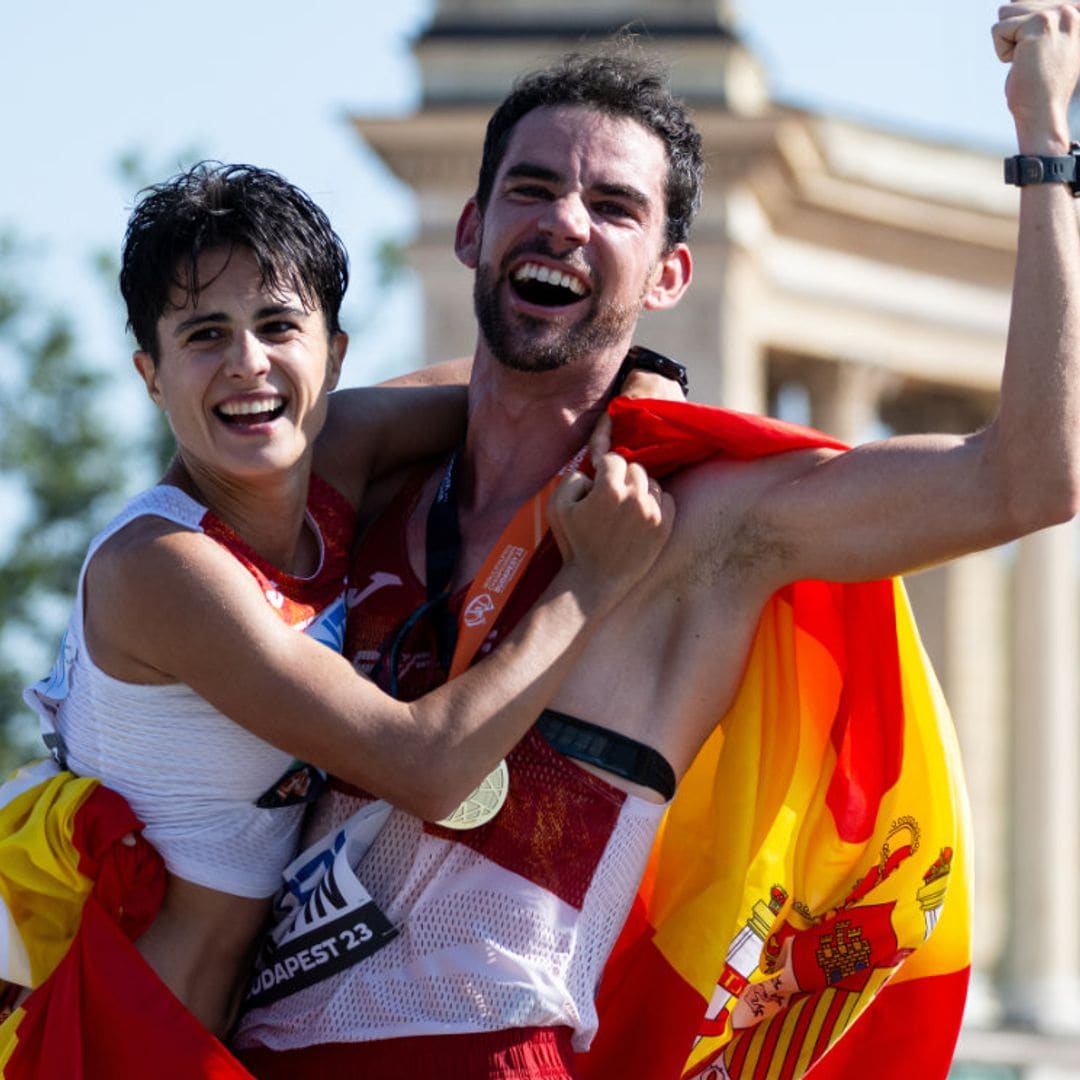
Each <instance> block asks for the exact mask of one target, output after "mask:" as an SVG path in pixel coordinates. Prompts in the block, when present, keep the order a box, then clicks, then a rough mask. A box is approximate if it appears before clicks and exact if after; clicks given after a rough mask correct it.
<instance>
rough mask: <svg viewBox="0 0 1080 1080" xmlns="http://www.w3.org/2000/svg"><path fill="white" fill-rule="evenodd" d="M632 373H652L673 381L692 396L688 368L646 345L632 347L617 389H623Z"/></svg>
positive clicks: (620, 370)
mask: <svg viewBox="0 0 1080 1080" xmlns="http://www.w3.org/2000/svg"><path fill="white" fill-rule="evenodd" d="M631 371H651V372H653V373H654V374H656V375H660V376H662V377H663V378H665V379H671V380H672V382H677V383H678V384H679V386H681V387H682V392H683V393H684V394H685V395H686V396H687V397H689V396H690V379H689V376H688V375H687V374H686V368H685V367H684V366H683V365H682V364H680V363H679V361H678V360H672V359H671V357H670V356H664V355H663V354H662V353H658V352H654V351H653V350H652V349H647V348H645V346H644V345H631V346H630V348H629V349H628V350H627V352H626V359H625V360H624V361H623V363H622V367H621V368H619V374H618V376H616V379H615V386H616V387H617V388H619V389H621V388H622V384H623V383H624V382H626V377H627V375H629V374H630V372H631ZM616 392H618V390H616Z"/></svg>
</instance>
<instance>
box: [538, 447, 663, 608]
mask: <svg viewBox="0 0 1080 1080" xmlns="http://www.w3.org/2000/svg"><path fill="white" fill-rule="evenodd" d="M548 519H549V522H550V524H551V531H552V534H553V535H554V537H555V539H556V541H557V542H558V545H559V549H560V551H561V552H562V556H563V565H564V568H567V569H570V568H573V569H574V570H575V571H576V573H575V585H574V591H575V592H576V593H577V594H578V596H579V599H580V602H581V603H582V606H583V607H585V608H586V609H588V610H589V611H590V613H596V614H600V613H602V612H604V611H607V610H609V609H610V608H612V607H614V605H615V604H616V603H617V602H618V601H619V600H621V599H622V597H623V596H624V595H625V594H626V593H627V592H628V591H629V590H630V589H631V588H632V587H633V586H634V585H636V584H637V583H638V582H639V581H640V580H641V579H642V578H643V577H644V576H645V575H646V573H648V571H649V569H650V568H651V567H652V565H653V563H654V562H655V560H656V557H657V555H659V554H660V551H661V549H662V548H663V546H664V544H665V543H666V542H667V539H668V537H669V536H670V535H671V528H672V525H673V524H674V521H675V501H674V499H672V497H671V496H670V495H669V494H667V493H666V492H665V491H663V490H662V489H661V487H660V485H659V484H658V483H657V482H656V481H655V480H651V479H650V478H649V476H648V474H647V473H646V472H645V470H644V469H643V468H642V467H641V466H640V465H628V464H627V462H626V460H625V459H624V458H622V457H620V456H619V455H618V454H605V455H604V456H603V457H601V458H600V459H599V461H598V462H597V463H596V476H595V478H594V479H593V480H589V479H588V477H586V476H585V475H584V474H583V473H580V472H575V473H571V474H570V475H569V476H567V477H566V479H565V480H563V482H562V483H561V484H560V485H559V486H558V488H556V490H555V493H554V494H553V495H552V497H551V501H550V502H549V504H548Z"/></svg>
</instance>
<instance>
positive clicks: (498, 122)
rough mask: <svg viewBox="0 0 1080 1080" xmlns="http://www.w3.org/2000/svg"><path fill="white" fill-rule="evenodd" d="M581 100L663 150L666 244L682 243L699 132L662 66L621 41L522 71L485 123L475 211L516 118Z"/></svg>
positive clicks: (697, 180)
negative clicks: (639, 130)
mask: <svg viewBox="0 0 1080 1080" xmlns="http://www.w3.org/2000/svg"><path fill="white" fill-rule="evenodd" d="M559 105H582V106H584V107H586V108H589V109H595V110H596V111H597V112H601V113H606V114H607V115H609V116H618V117H627V118H629V119H631V120H636V121H637V122H638V123H639V124H641V126H642V127H644V128H645V129H646V130H647V131H651V132H653V133H654V134H655V135H657V136H658V137H659V138H660V140H661V141H662V142H663V144H664V148H665V150H666V151H667V159H668V175H667V183H666V185H665V194H666V197H667V229H666V237H665V239H666V243H667V249H668V250H671V248H673V247H674V246H675V245H676V244H680V243H682V242H684V241H685V240H686V238H687V236H688V235H689V232H690V223H691V221H692V220H693V218H694V215H695V214H696V213H697V210H698V207H699V206H700V204H701V185H702V179H703V176H704V161H703V157H702V149H701V133H700V132H699V131H698V129H697V128H696V127H695V126H694V122H693V121H692V120H691V119H690V115H689V113H688V112H687V109H686V106H685V105H684V104H683V103H682V102H681V101H679V100H678V98H676V97H675V96H674V95H673V94H672V93H671V91H670V89H669V88H668V85H667V77H666V73H665V71H664V69H663V68H662V67H661V66H660V65H659V64H658V63H656V62H655V61H654V60H652V59H650V58H647V57H645V56H644V55H642V54H641V53H640V51H639V50H637V49H635V48H633V46H632V45H631V44H629V43H626V42H620V43H616V46H615V47H614V48H611V49H609V50H607V51H603V52H597V53H590V54H581V53H571V54H569V55H567V56H565V57H563V58H562V60H560V61H559V62H558V63H557V64H555V65H554V66H553V67H550V68H545V69H544V70H542V71H535V72H532V73H531V74H528V75H524V76H522V77H521V78H520V79H518V80H517V82H515V83H514V86H513V89H512V90H511V91H510V94H509V95H508V96H507V97H506V98H505V99H504V100H503V102H502V104H501V105H500V106H499V107H498V108H497V109H496V110H495V113H494V114H493V115H492V117H491V119H490V120H489V121H488V126H487V134H486V135H485V137H484V153H483V157H482V158H481V161H480V176H479V178H478V180H477V185H476V202H477V205H478V206H479V207H480V210H481V211H483V210H484V209H485V208H486V207H487V203H488V199H489V198H490V197H491V191H492V187H493V185H494V183H495V174H496V173H497V172H498V170H499V165H500V164H501V163H502V159H503V157H504V156H505V154H506V149H507V147H508V146H509V144H510V136H511V135H512V134H513V131H514V127H515V125H516V124H517V122H518V121H519V120H520V119H521V118H522V117H523V116H525V115H526V114H527V113H530V112H532V111H533V110H534V109H541V108H545V107H551V106H559Z"/></svg>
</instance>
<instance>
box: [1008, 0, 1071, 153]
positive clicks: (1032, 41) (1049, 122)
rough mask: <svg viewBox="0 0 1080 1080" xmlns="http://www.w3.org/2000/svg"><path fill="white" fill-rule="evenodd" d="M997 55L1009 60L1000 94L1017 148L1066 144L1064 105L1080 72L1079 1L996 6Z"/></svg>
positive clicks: (1049, 149) (1057, 148)
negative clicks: (1011, 115) (1005, 102)
mask: <svg viewBox="0 0 1080 1080" xmlns="http://www.w3.org/2000/svg"><path fill="white" fill-rule="evenodd" d="M998 19H999V21H998V22H997V24H996V25H995V26H994V28H993V37H994V49H995V50H996V52H997V55H998V58H999V59H1000V60H1002V61H1004V62H1005V63H1008V64H1011V65H1012V67H1011V69H1010V71H1009V75H1008V78H1007V79H1006V81H1005V100H1006V101H1007V103H1008V106H1009V111H1010V112H1011V113H1012V114H1013V119H1014V120H1015V122H1016V131H1017V136H1018V139H1019V143H1020V152H1021V153H1022V154H1064V153H1066V152H1067V151H1068V149H1069V122H1068V108H1069V102H1070V100H1071V99H1072V94H1073V90H1074V89H1075V87H1076V82H1077V78H1078V77H1080V4H1077V3H1062V2H1060V0H1027V2H1025V3H1022V4H1006V5H1004V6H1003V7H1001V8H999V9H998Z"/></svg>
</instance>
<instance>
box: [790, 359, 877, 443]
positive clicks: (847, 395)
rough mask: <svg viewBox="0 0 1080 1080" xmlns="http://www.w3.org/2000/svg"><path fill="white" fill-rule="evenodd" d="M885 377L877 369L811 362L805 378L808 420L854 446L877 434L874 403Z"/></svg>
mask: <svg viewBox="0 0 1080 1080" xmlns="http://www.w3.org/2000/svg"><path fill="white" fill-rule="evenodd" d="M885 385H886V378H885V377H884V376H883V374H882V372H880V371H879V370H878V369H877V368H873V367H870V366H869V365H864V364H850V363H841V362H832V363H821V364H815V365H814V368H813V371H812V374H811V375H810V376H809V377H808V378H807V380H806V388H807V391H808V392H809V394H810V416H811V419H810V423H811V424H812V425H813V426H814V427H816V428H818V430H820V431H824V432H826V433H827V434H829V435H832V436H833V437H834V438H837V439H840V440H841V441H843V442H846V443H849V444H851V445H852V446H854V445H855V444H856V443H860V442H865V441H866V440H867V439H869V438H873V437H876V436H877V435H879V434H881V432H880V422H879V417H878V402H879V400H880V398H881V392H882V389H883V388H884V386H885Z"/></svg>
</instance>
